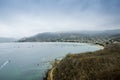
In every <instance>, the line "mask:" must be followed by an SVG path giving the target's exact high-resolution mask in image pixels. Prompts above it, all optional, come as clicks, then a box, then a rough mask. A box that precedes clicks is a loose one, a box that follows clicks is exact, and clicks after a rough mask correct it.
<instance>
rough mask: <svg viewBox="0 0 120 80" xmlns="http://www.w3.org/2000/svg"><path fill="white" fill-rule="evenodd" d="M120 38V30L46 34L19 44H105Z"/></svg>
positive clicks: (23, 39) (28, 38)
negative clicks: (92, 42)
mask: <svg viewBox="0 0 120 80" xmlns="http://www.w3.org/2000/svg"><path fill="white" fill-rule="evenodd" d="M116 37H120V29H117V30H106V31H80V32H79V31H77V32H75V31H74V32H46V33H39V34H37V35H34V36H32V37H27V38H22V39H20V40H19V42H91V41H94V42H105V41H108V40H110V39H112V38H116Z"/></svg>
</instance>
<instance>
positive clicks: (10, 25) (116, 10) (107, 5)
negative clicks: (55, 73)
mask: <svg viewBox="0 0 120 80" xmlns="http://www.w3.org/2000/svg"><path fill="white" fill-rule="evenodd" d="M119 21H120V0H0V37H14V38H22V37H28V36H32V35H35V34H37V33H43V32H63V31H84V30H110V29H120V22H119Z"/></svg>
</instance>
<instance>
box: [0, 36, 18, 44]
mask: <svg viewBox="0 0 120 80" xmlns="http://www.w3.org/2000/svg"><path fill="white" fill-rule="evenodd" d="M14 41H16V39H14V38H6V37H0V43H3V42H14Z"/></svg>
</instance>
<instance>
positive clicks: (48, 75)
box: [43, 42, 105, 80]
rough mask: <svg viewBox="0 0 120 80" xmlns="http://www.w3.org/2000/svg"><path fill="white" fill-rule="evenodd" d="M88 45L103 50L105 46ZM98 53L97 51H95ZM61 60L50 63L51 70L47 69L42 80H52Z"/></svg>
mask: <svg viewBox="0 0 120 80" xmlns="http://www.w3.org/2000/svg"><path fill="white" fill-rule="evenodd" d="M77 43H78V42H77ZM88 44H90V45H98V46H99V47H101V48H102V49H104V48H105V45H103V44H96V43H88ZM97 51H99V50H97ZM60 61H61V60H57V59H55V60H54V61H53V63H52V68H51V69H48V71H47V73H46V76H45V77H44V78H43V80H53V72H54V69H55V68H56V66H57V65H58V64H59V63H60Z"/></svg>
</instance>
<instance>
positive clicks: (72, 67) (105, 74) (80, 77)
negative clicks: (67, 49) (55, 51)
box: [52, 43, 120, 80]
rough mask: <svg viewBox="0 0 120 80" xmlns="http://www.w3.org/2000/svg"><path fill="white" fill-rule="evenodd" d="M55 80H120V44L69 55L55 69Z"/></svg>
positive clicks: (53, 72)
mask: <svg viewBox="0 0 120 80" xmlns="http://www.w3.org/2000/svg"><path fill="white" fill-rule="evenodd" d="M54 68H55V69H54V71H52V74H53V80H120V44H118V43H117V44H109V45H107V46H105V48H104V50H100V51H96V52H87V53H83V54H82V53H81V54H68V55H67V56H66V57H65V58H64V59H62V60H61V61H60V62H59V63H58V64H57V65H56V66H55V67H54Z"/></svg>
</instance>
